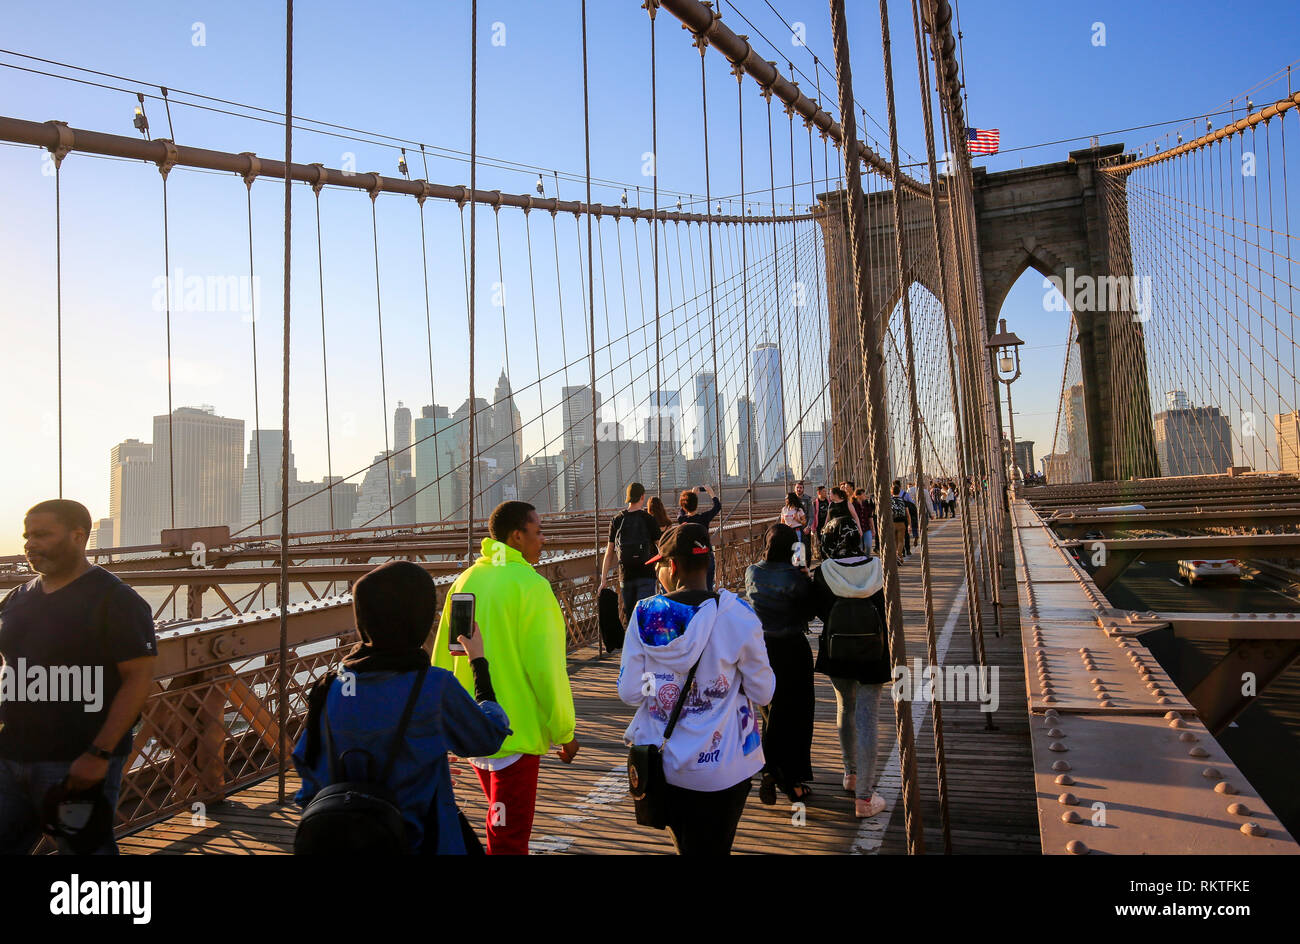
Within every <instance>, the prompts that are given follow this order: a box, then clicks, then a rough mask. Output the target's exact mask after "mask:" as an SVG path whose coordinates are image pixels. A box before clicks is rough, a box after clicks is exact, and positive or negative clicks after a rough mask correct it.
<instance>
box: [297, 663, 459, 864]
mask: <svg viewBox="0 0 1300 944" xmlns="http://www.w3.org/2000/svg"><path fill="white" fill-rule="evenodd" d="M428 674H429V667H428V666H427V665H425V666H422V667H421V668H420V671H419V672H418V673H417V674H416V677H415V684H414V685H412V686H411V693H410V695H408V696H407V698H406V707H404V708H403V709H402V718H401V720H400V721H398V723H397V729H396V730H395V731H394V732H393V738H392V740H391V742H390V743H389V745H388V758H387V759H386V760H385V761H384V767H383V769H382V770H381V771H380V772H379V776H378V777H376V776H374V773H373V772H374V763H375V758H374V756H373V755H372V754H371V753H370V752H369V751H367V750H364V749H362V748H352V749H350V750H347V751H344V752H343V754H342V755H339V756H337V757H336V756H335V753H334V736H333V734H331V733H330V724H329V710H328V708H327V707H324V706H323V707H322V708H321V714H320V725H321V728H322V730H323V733H324V735H325V737H324V741H325V750H326V751H327V753H326V757H327V758H328V761H329V778H330V782H329V785H328V786H327V787H325V788H324V789H323V790H321V791H320V793H318V794H316V796H315V797H313V798H312V800H311V802H310V803H308V804H307V808H306V809H304V810H303V811H302V816H301V817H300V818H299V820H298V828H297V830H296V831H295V832H294V836H293V853H294V855H406V854H409V853H410V852H411V851H412V850H411V847H410V840H409V838H408V836H407V832H406V823H405V821H404V820H403V819H402V811H401V807H400V806H399V805H398V802H397V795H396V794H395V793H394V792H393V789H392V787H390V786H389V785H388V781H389V778H390V777H391V776H392V773H393V766H394V764H395V763H396V762H397V755H398V753H399V752H400V751H401V749H402V742H403V741H404V740H405V738H406V728H407V726H408V725H409V724H410V723H411V714H412V713H413V712H414V711H415V703H416V701H417V700H418V699H419V697H420V691H421V689H422V688H423V687H424V678H425V676H426V675H428ZM332 681H333V680H332V679H331V680H330V682H332ZM328 684H329V683H327V685H328ZM328 694H329V693H328V690H327V691H326V693H325V697H324V698H323V699H322V701H323V702H324V703H325V704H326V705H327V704H328ZM349 754H359V755H364V757H365V759H366V779H365V780H341V779H340V773H339V772H340V770H343V771H345V772H346V769H347V766H346V761H347V756H348V755H349ZM429 841H433V842H434V843H436V842H437V838H436V837H429V836H425V842H426V844H427V843H428V842H429Z"/></svg>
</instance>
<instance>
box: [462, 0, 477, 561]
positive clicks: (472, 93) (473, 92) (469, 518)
mask: <svg viewBox="0 0 1300 944" xmlns="http://www.w3.org/2000/svg"><path fill="white" fill-rule="evenodd" d="M469 9H470V13H469V18H470V19H469V192H470V197H471V199H470V201H469V287H468V294H469V434H468V438H467V439H466V442H467V443H469V448H468V450H467V451H466V453H465V454H466V456H467V457H468V459H469V493H468V497H469V511H468V512H467V513H466V515H465V559H466V560H467V561H470V560H473V559H474V499H475V495H474V466H475V464H476V461H475V460H476V456H475V455H474V448H475V442H474V440H475V438H476V437H475V432H476V431H475V429H474V426H475V424H476V419H475V416H474V347H475V345H474V295H475V291H476V287H477V284H478V283H477V272H476V271H475V262H476V261H477V255H478V253H477V251H476V250H477V246H478V243H477V240H476V236H477V230H478V227H477V219H478V213H477V212H476V210H477V204H476V203H475V202H474V200H473V199H472V198H473V197H474V196H475V195H477V193H478V189H477V188H478V0H471V2H470V8H469Z"/></svg>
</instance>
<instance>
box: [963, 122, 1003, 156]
mask: <svg viewBox="0 0 1300 944" xmlns="http://www.w3.org/2000/svg"><path fill="white" fill-rule="evenodd" d="M998 139H999V135H998V129H997V128H989V129H986V130H983V131H981V130H980V129H979V128H967V129H966V146H967V148H968V149H969V150H970V152H971V154H996V153H998Z"/></svg>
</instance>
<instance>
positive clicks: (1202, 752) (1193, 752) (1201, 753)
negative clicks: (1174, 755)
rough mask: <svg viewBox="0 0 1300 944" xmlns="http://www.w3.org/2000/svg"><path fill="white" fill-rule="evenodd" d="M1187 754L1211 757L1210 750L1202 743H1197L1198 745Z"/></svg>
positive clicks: (1189, 755)
mask: <svg viewBox="0 0 1300 944" xmlns="http://www.w3.org/2000/svg"><path fill="white" fill-rule="evenodd" d="M1187 756H1188V757H1209V756H1210V752H1209V751H1207V750H1206V749H1205V748H1203V747H1201V746H1200V745H1197V746H1196V747H1194V748H1192V749H1191V750H1190V751H1188V752H1187Z"/></svg>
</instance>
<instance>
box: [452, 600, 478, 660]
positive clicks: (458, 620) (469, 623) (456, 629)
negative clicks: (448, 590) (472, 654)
mask: <svg viewBox="0 0 1300 944" xmlns="http://www.w3.org/2000/svg"><path fill="white" fill-rule="evenodd" d="M449 605H450V606H451V619H450V620H449V621H448V624H447V649H448V650H449V651H450V652H451V653H452V655H458V656H463V655H464V654H465V647H464V646H462V645H461V644H460V643H459V642H457V640H458V639H459V638H460V637H461V636H464V637H466V638H469V637H470V636H472V635H474V594H472V593H453V594H452V595H451V600H450V601H449Z"/></svg>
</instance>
